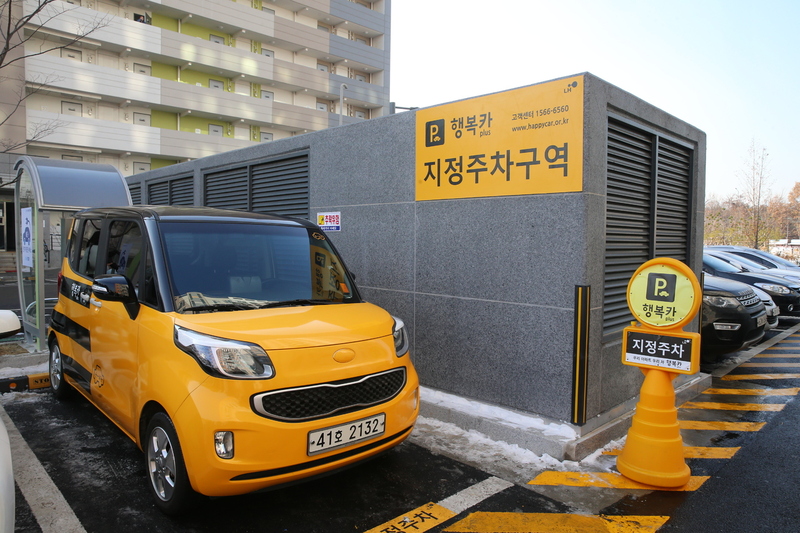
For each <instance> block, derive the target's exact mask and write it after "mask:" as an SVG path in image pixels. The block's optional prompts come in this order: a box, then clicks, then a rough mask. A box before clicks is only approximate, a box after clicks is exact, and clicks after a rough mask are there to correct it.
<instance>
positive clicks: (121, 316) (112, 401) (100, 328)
mask: <svg viewBox="0 0 800 533" xmlns="http://www.w3.org/2000/svg"><path fill="white" fill-rule="evenodd" d="M105 238H106V246H105V248H104V249H105V262H104V263H103V265H104V268H105V271H104V273H105V274H118V275H123V276H125V277H126V278H128V280H129V281H130V284H131V287H132V288H133V290H135V291H136V292H137V293H138V292H139V286H140V284H141V282H142V280H143V274H144V270H145V268H144V264H145V247H144V239H143V228H142V224H141V222H140V221H138V220H125V219H123V220H111V221H110V223H109V225H108V231H107V232H106V233H105ZM98 275H99V274H98ZM90 310H91V313H92V320H91V324H92V384H91V387H92V395H93V396H94V397H95V398H96V401H97V402H98V404H99V405H100V406H101V407H102V408H103V410H105V411H106V413H107V414H108V415H109V416H111V417H112V418H113V419H114V420H115V421H116V422H117V423H118V424H119V425H120V426H121V427H122V428H123V429H124V430H125V431H128V432H129V433H131V434H134V432H133V429H134V420H135V418H136V417H135V415H134V413H135V411H136V405H137V390H138V365H139V358H138V343H139V335H138V327H139V326H138V323H137V321H136V320H135V318H132V317H131V315H130V313H129V311H128V309H127V308H126V307H125V305H124V304H122V303H120V302H113V301H101V300H99V299H98V298H96V297H95V296H92V297H91V299H90Z"/></svg>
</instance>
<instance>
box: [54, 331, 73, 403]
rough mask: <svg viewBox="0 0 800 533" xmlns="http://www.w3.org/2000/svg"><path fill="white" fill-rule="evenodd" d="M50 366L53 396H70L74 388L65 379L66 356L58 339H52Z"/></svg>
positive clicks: (61, 397)
mask: <svg viewBox="0 0 800 533" xmlns="http://www.w3.org/2000/svg"><path fill="white" fill-rule="evenodd" d="M48 366H49V370H50V390H52V391H53V396H55V397H56V398H57V399H59V400H64V399H66V398H68V397H69V396H70V393H71V392H72V389H70V386H69V385H67V384H66V382H65V381H64V356H63V355H62V353H61V348H60V347H59V346H58V341H57V340H56V339H53V340H51V341H50V362H49V365H48Z"/></svg>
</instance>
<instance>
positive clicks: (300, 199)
mask: <svg viewBox="0 0 800 533" xmlns="http://www.w3.org/2000/svg"><path fill="white" fill-rule="evenodd" d="M251 172H252V176H253V185H252V189H251V190H252V199H251V201H252V203H251V209H252V210H253V211H256V212H259V213H277V214H280V215H286V216H295V217H303V218H306V217H308V157H306V156H303V157H294V158H290V159H282V160H279V161H270V162H268V163H262V164H258V165H253V167H252V169H251Z"/></svg>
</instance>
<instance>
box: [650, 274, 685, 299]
mask: <svg viewBox="0 0 800 533" xmlns="http://www.w3.org/2000/svg"><path fill="white" fill-rule="evenodd" d="M677 280H678V276H676V275H675V274H666V273H651V274H649V275H648V276H647V299H648V300H655V301H657V302H674V301H675V286H676V282H677Z"/></svg>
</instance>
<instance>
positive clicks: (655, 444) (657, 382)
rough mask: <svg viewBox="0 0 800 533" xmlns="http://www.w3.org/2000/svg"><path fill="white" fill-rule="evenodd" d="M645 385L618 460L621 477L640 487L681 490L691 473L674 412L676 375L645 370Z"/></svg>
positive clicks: (676, 415)
mask: <svg viewBox="0 0 800 533" xmlns="http://www.w3.org/2000/svg"><path fill="white" fill-rule="evenodd" d="M642 371H643V372H644V373H645V378H644V383H642V389H641V393H640V396H639V403H637V404H636V412H635V413H634V415H633V424H632V425H631V428H630V430H629V431H628V438H627V439H626V441H625V446H624V448H623V449H622V452H621V453H620V455H619V457H618V458H617V469H618V470H619V471H620V473H621V474H622V475H624V476H626V477H628V478H630V479H632V480H634V481H638V482H639V483H645V484H647V485H654V486H656V487H670V488H674V487H682V486H683V485H685V484H686V483H688V482H689V478H690V477H691V475H692V473H691V470H689V467H688V466H687V465H686V459H685V458H684V455H683V439H682V438H681V430H680V426H678V410H677V409H676V408H675V389H674V388H673V386H672V380H673V379H674V378H675V376H676V374H673V373H670V372H665V371H663V370H657V369H649V370H644V369H643V370H642Z"/></svg>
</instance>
